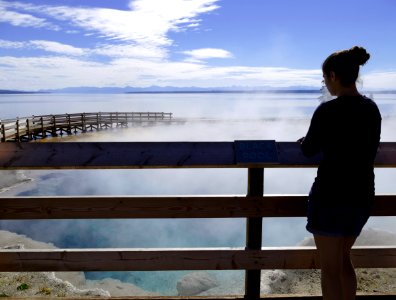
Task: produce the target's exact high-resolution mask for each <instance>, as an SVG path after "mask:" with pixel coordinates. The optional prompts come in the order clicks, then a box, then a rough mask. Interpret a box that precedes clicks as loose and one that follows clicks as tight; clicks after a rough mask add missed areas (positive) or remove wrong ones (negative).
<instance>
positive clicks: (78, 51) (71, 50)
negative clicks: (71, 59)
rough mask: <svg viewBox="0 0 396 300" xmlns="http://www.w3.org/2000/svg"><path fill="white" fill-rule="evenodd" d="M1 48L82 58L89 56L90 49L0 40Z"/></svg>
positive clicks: (47, 43) (34, 41)
mask: <svg viewBox="0 0 396 300" xmlns="http://www.w3.org/2000/svg"><path fill="white" fill-rule="evenodd" d="M0 48H4V49H27V48H31V49H40V50H43V51H46V52H53V53H58V54H64V55H72V56H80V55H85V54H88V53H89V52H90V51H89V50H88V49H82V48H76V47H73V46H71V45H66V44H62V43H58V42H54V41H44V40H32V41H26V42H14V41H7V40H0Z"/></svg>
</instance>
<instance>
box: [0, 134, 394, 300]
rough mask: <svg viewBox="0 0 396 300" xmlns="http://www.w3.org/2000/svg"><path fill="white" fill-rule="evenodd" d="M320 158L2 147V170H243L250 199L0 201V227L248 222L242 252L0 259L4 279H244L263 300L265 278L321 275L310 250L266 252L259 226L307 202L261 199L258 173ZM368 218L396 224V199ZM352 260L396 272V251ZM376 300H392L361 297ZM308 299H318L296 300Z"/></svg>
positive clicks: (207, 146)
mask: <svg viewBox="0 0 396 300" xmlns="http://www.w3.org/2000/svg"><path fill="white" fill-rule="evenodd" d="M77 154H78V155H77ZM319 159H320V157H314V158H312V159H307V158H305V157H304V156H303V155H302V154H301V152H300V147H299V145H298V144H297V143H294V142H274V141H236V142H133V143H124V142H123V143H2V144H0V169H3V170H10V169H121V168H123V169H145V168H147V169H150V168H151V169H155V168H175V169H177V168H246V169H247V170H248V173H247V175H248V178H247V179H248V191H247V195H246V196H235V195H232V196H155V197H153V196H150V197H149V196H144V197H142V196H122V197H121V196H103V197H98V196H86V197H33V196H32V197H11V198H7V197H5V198H0V218H1V219H7V220H22V219H101V218H111V219H113V218H246V219H247V228H246V247H245V248H204V249H203V248H192V249H168V248H167V249H84V250H81V249H55V250H1V251H0V271H3V272H5V271H7V272H9V271H143V270H145V271H151V270H157V271H158V270H246V271H245V278H246V280H245V295H244V298H245V299H259V298H260V274H261V273H260V271H261V270H263V269H313V268H320V265H319V261H318V259H317V257H316V254H315V248H312V247H281V248H268V247H265V248H262V240H261V239H262V218H263V217H303V216H305V209H306V202H307V196H306V195H263V179H264V169H265V168H307V167H316V166H317V164H318V161H319ZM375 166H376V167H381V168H382V167H384V168H394V167H396V143H381V145H380V149H379V152H378V154H377V158H376V162H375ZM296 180H298V179H296ZM372 214H373V215H374V216H395V215H396V195H377V196H376V199H375V207H374V210H373V212H372ZM352 258H353V262H354V264H355V266H356V267H358V268H395V267H396V247H354V248H353V251H352ZM380 296H381V299H384V298H385V297H389V299H396V298H395V297H396V295H374V296H373V295H365V296H360V298H370V299H376V298H378V297H380ZM263 297H265V296H263ZM215 298H216V297H210V298H205V299H215ZM304 298H305V299H319V298H318V297H316V298H315V297H311V296H305V297H302V298H300V297H299V298H298V299H304ZM123 299H124V298H123ZM139 299H140V298H139ZM152 299H154V298H152ZM155 299H158V298H155ZM161 299H175V298H172V297H171V298H169V297H168V298H161ZM178 299H180V298H178ZM194 299H196V298H194ZM199 299H202V298H199ZM216 299H241V296H232V297H229V298H227V297H217V298H216ZM266 299H267V297H266ZM268 299H272V298H270V296H268ZM277 299H279V298H277ZM283 299H295V298H293V297H291V296H283ZM296 299H297V298H296Z"/></svg>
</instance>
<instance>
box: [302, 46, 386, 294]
mask: <svg viewBox="0 0 396 300" xmlns="http://www.w3.org/2000/svg"><path fill="white" fill-rule="evenodd" d="M369 58H370V54H368V53H367V52H366V50H365V49H364V48H362V47H356V46H355V47H353V48H351V49H349V50H343V51H339V52H335V53H333V54H331V55H330V56H329V57H328V58H327V59H326V60H325V61H324V63H323V65H322V71H323V78H324V83H325V85H326V87H327V89H328V90H329V92H330V93H331V95H333V96H337V98H336V99H334V100H331V101H328V102H325V103H322V104H321V105H320V106H319V107H318V108H317V109H316V111H315V112H314V114H313V116H312V120H311V124H310V127H309V129H308V133H307V135H306V136H305V137H304V138H302V139H300V140H299V142H300V143H301V149H302V152H303V154H304V155H305V156H307V157H310V156H313V155H315V154H318V153H321V154H322V160H321V162H320V165H319V168H318V172H317V177H316V178H315V181H314V183H313V185H312V188H311V191H310V194H309V201H308V223H307V230H308V231H309V232H311V233H312V234H313V235H314V239H315V244H316V247H317V249H318V253H319V257H320V264H321V283H322V293H323V299H325V300H333V299H334V300H340V299H343V300H347V299H348V300H349V299H355V295H356V286H357V282H356V274H355V270H354V267H353V265H352V262H351V258H350V252H351V248H352V245H353V244H354V243H355V240H356V238H357V237H358V235H359V234H360V232H361V230H362V228H363V226H364V224H365V223H366V222H367V220H368V218H369V215H370V209H371V207H372V204H373V201H374V170H373V164H374V158H375V155H376V152H377V148H378V145H379V140H380V133H381V115H380V112H379V110H378V107H377V105H376V104H375V103H374V102H373V101H372V100H370V99H369V98H367V97H365V96H362V95H361V94H360V93H359V92H358V90H357V88H356V79H357V77H358V74H359V66H361V65H364V64H365V63H366V62H367V60H368V59H369Z"/></svg>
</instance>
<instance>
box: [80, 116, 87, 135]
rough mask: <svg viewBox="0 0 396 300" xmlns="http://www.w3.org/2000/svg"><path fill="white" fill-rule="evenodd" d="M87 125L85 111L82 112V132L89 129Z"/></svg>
mask: <svg viewBox="0 0 396 300" xmlns="http://www.w3.org/2000/svg"><path fill="white" fill-rule="evenodd" d="M86 126H87V125H86V124H85V113H82V114H81V128H82V129H81V130H82V132H86V131H87V127H86Z"/></svg>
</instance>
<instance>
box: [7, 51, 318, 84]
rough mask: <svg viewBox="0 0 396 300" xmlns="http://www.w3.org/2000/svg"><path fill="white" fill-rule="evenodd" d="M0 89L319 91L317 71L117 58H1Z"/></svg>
mask: <svg viewBox="0 0 396 300" xmlns="http://www.w3.org/2000/svg"><path fill="white" fill-rule="evenodd" d="M0 73H2V74H5V77H4V79H3V80H1V81H0V86H2V87H4V88H9V89H16V88H19V89H21V88H22V87H23V89H25V90H37V89H46V88H62V87H70V86H98V87H103V86H141V87H142V86H150V85H160V86H165V85H171V86H180V87H188V86H201V87H216V86H220V87H223V86H232V85H238V86H267V85H271V86H274V87H283V86H295V85H304V86H318V85H319V83H320V80H321V72H320V70H297V69H285V68H282V69H281V68H265V67H238V66H231V67H210V66H207V65H202V64H197V63H188V62H170V61H163V60H157V61H155V60H142V59H136V58H119V59H115V60H112V61H111V62H109V63H99V62H92V61H88V60H86V59H78V58H67V57H39V58H37V57H31V58H28V57H21V58H16V57H0Z"/></svg>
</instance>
